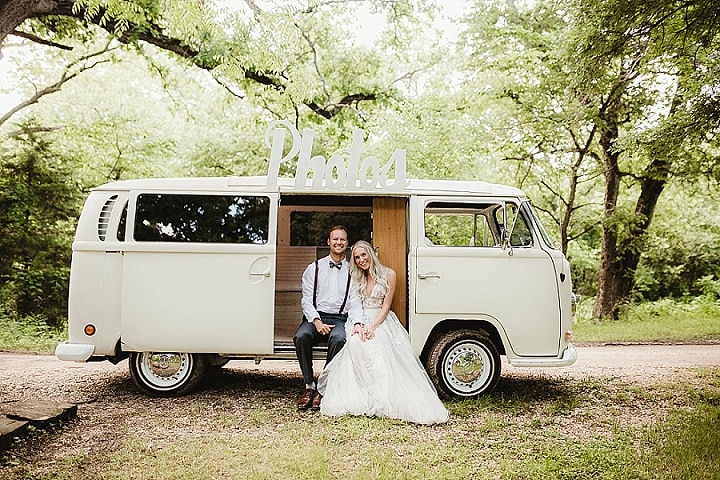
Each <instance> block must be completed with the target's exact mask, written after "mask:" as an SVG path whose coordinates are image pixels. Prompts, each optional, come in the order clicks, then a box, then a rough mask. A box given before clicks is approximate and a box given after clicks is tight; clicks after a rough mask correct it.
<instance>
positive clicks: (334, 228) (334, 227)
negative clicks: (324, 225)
mask: <svg viewBox="0 0 720 480" xmlns="http://www.w3.org/2000/svg"><path fill="white" fill-rule="evenodd" d="M335 230H342V231H343V232H345V236H346V237H347V238H348V242H349V241H350V232H348V229H347V227H346V226H345V225H334V226H332V227H330V230H328V231H327V238H328V239H329V238H330V236H331V235H332V232H334V231H335Z"/></svg>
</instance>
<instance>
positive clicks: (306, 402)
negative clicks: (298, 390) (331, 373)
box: [297, 388, 317, 410]
mask: <svg viewBox="0 0 720 480" xmlns="http://www.w3.org/2000/svg"><path fill="white" fill-rule="evenodd" d="M316 395H317V392H316V391H315V390H313V389H312V388H308V389H307V390H305V392H303V394H302V395H300V398H298V401H297V407H298V408H299V409H300V410H307V409H308V408H310V407H311V406H312V404H313V400H314V399H315V396H316Z"/></svg>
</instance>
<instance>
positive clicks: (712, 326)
mask: <svg viewBox="0 0 720 480" xmlns="http://www.w3.org/2000/svg"><path fill="white" fill-rule="evenodd" d="M718 319H720V304H718V303H717V302H713V301H710V300H707V299H703V298H697V299H692V300H689V301H677V300H671V299H664V300H659V301H657V302H646V303H642V304H633V305H627V306H625V307H624V308H623V309H622V310H621V313H620V318H619V319H618V320H603V321H598V320H594V319H593V318H592V299H589V300H586V301H583V302H581V303H580V305H578V311H577V315H576V317H575V321H574V323H573V332H574V333H575V341H576V342H604V343H613V342H648V343H651V342H677V343H683V342H684V343H690V342H705V341H720V322H719V321H718Z"/></svg>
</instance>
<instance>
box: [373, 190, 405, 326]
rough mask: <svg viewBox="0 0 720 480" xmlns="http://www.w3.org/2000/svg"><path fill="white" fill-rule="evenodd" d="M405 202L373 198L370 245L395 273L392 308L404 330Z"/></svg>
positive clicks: (387, 198) (388, 198)
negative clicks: (371, 243) (371, 244)
mask: <svg viewBox="0 0 720 480" xmlns="http://www.w3.org/2000/svg"><path fill="white" fill-rule="evenodd" d="M407 215H408V213H407V199H406V198H402V197H398V198H395V197H376V198H374V199H373V246H374V247H375V248H376V249H377V252H378V256H379V257H380V261H381V262H382V263H383V264H384V265H387V266H388V267H390V268H392V269H393V270H395V272H396V273H397V285H396V287H395V297H394V298H393V303H392V309H393V311H394V312H395V314H396V315H397V316H398V318H399V319H400V323H402V324H403V326H405V327H407V311H408V310H407V303H408V279H407V271H408V268H407Z"/></svg>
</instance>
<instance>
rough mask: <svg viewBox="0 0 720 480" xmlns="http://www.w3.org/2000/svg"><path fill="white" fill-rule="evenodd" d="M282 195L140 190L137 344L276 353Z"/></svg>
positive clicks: (131, 315) (131, 283)
mask: <svg viewBox="0 0 720 480" xmlns="http://www.w3.org/2000/svg"><path fill="white" fill-rule="evenodd" d="M277 203H278V197H277V194H272V193H269V194H265V193H264V194H261V195H260V194H257V193H253V194H241V193H230V194H228V193H223V194H213V193H209V194H199V193H177V194H176V193H165V192H163V193H152V192H142V193H140V192H134V194H133V195H132V196H131V201H130V209H129V212H128V218H129V219H132V220H129V224H128V237H129V238H128V241H127V242H126V249H125V251H124V252H123V253H124V258H123V270H124V272H123V273H124V275H123V284H122V321H121V323H122V342H123V348H124V349H125V350H128V351H172V352H192V353H253V354H262V353H272V350H273V298H274V289H275V281H274V274H275V243H276V224H277Z"/></svg>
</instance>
